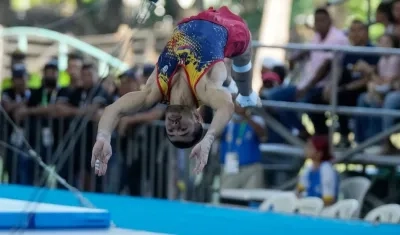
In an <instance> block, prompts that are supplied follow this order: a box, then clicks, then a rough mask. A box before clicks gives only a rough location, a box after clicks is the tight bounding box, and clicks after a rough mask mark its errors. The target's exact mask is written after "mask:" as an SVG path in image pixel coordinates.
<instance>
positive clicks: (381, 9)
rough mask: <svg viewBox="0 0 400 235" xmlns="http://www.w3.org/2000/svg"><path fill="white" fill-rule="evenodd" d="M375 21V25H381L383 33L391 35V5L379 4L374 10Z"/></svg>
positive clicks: (392, 19)
mask: <svg viewBox="0 0 400 235" xmlns="http://www.w3.org/2000/svg"><path fill="white" fill-rule="evenodd" d="M375 19H376V23H381V24H383V25H384V26H385V33H388V34H392V33H393V31H394V28H393V22H394V18H393V14H392V8H391V3H387V2H382V3H381V4H379V6H378V8H377V9H376V16H375Z"/></svg>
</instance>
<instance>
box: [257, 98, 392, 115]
mask: <svg viewBox="0 0 400 235" xmlns="http://www.w3.org/2000/svg"><path fill="white" fill-rule="evenodd" d="M262 105H263V106H264V107H271V108H280V109H283V110H295V111H303V112H310V113H325V112H332V111H333V110H332V107H331V106H330V105H319V104H305V103H296V102H286V101H272V100H263V101H262ZM336 113H337V114H344V115H356V116H373V117H381V116H388V117H400V111H399V110H392V109H377V108H361V107H349V106H338V107H337V109H336Z"/></svg>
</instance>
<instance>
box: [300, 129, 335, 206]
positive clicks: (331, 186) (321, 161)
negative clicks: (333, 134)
mask: <svg viewBox="0 0 400 235" xmlns="http://www.w3.org/2000/svg"><path fill="white" fill-rule="evenodd" d="M305 155H306V157H307V158H308V159H311V161H312V164H311V166H308V167H306V168H305V169H304V171H303V172H302V173H301V174H300V179H299V182H298V184H297V194H298V195H299V196H300V197H319V198H321V199H322V200H323V201H324V203H325V206H329V205H332V204H334V203H335V202H336V200H337V199H338V193H339V175H338V173H337V172H336V170H335V169H334V166H333V164H332V162H331V161H332V159H333V157H332V155H331V154H330V152H329V138H328V137H327V136H313V137H311V138H310V139H309V140H308V141H307V145H306V147H305Z"/></svg>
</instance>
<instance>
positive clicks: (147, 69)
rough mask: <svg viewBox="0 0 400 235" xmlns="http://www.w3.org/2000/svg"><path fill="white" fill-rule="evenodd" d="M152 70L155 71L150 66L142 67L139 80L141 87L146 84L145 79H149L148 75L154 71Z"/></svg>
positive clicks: (152, 66) (153, 67)
mask: <svg viewBox="0 0 400 235" xmlns="http://www.w3.org/2000/svg"><path fill="white" fill-rule="evenodd" d="M154 69H155V66H154V65H152V64H145V65H143V71H142V76H141V78H140V81H141V83H142V85H145V84H146V82H147V79H148V78H149V77H150V75H151V73H152V72H153V71H154Z"/></svg>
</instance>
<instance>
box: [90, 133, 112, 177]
mask: <svg viewBox="0 0 400 235" xmlns="http://www.w3.org/2000/svg"><path fill="white" fill-rule="evenodd" d="M110 139H111V136H110V135H109V134H104V133H101V132H99V133H98V134H97V138H96V143H95V144H94V146H93V151H92V161H91V165H92V168H93V167H94V168H95V169H94V173H95V174H96V175H98V176H102V175H105V174H106V171H107V164H108V160H110V158H111V155H112V149H111V144H110Z"/></svg>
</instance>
